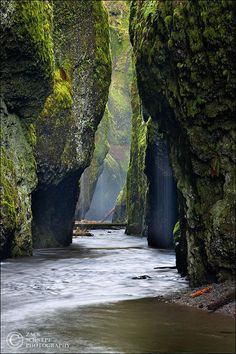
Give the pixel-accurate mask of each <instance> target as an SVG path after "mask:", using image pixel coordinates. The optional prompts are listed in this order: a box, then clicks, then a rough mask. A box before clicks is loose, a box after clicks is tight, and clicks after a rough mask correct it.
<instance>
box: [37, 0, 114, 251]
mask: <svg viewBox="0 0 236 354" xmlns="http://www.w3.org/2000/svg"><path fill="white" fill-rule="evenodd" d="M53 4H54V33H53V39H54V43H55V63H56V69H55V72H54V89H53V93H52V94H51V95H50V96H49V97H48V99H47V101H46V104H45V106H44V109H43V111H42V113H41V114H40V116H39V119H38V121H37V124H36V135H37V145H36V160H37V173H38V179H39V184H38V187H37V190H36V192H35V193H34V195H33V216H34V222H33V233H34V246H35V247H47V246H57V245H68V244H69V243H70V242H71V237H72V226H73V216H74V212H75V206H76V201H77V197H78V180H79V178H80V176H81V174H82V172H83V170H84V169H85V168H86V167H87V166H88V165H89V163H90V161H91V158H92V153H93V149H94V135H95V131H96V128H97V126H98V124H99V122H100V120H101V118H102V116H103V113H104V109H105V105H106V102H107V97H108V88H109V84H110V76H111V62H110V52H109V32H108V19H107V13H106V11H105V10H104V8H103V4H102V2H101V1H92V0H89V1H88V0H81V1H73V0H65V1H63V0H54V1H53Z"/></svg>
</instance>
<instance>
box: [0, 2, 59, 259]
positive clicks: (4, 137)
mask: <svg viewBox="0 0 236 354" xmlns="http://www.w3.org/2000/svg"><path fill="white" fill-rule="evenodd" d="M53 70H54V56H53V41H52V6H51V4H50V3H49V2H47V1H39V0H36V1H30V0H29V1H20V2H19V1H14V0H10V1H4V2H2V3H1V162H0V163H1V257H11V256H26V255H31V254H32V233H31V220H32V211H31V193H32V191H33V190H34V189H35V187H36V184H37V175H36V164H35V157H34V146H35V141H36V136H35V128H34V126H33V123H34V122H35V120H36V118H37V116H38V114H39V112H40V111H41V110H42V108H43V105H44V102H45V100H46V97H47V96H48V95H49V94H50V92H51V90H52V85H53Z"/></svg>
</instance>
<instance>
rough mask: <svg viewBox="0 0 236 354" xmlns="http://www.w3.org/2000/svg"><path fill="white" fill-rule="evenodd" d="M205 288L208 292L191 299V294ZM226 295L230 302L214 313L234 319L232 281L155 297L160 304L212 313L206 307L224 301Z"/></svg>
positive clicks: (235, 314)
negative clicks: (193, 308) (189, 307)
mask: <svg viewBox="0 0 236 354" xmlns="http://www.w3.org/2000/svg"><path fill="white" fill-rule="evenodd" d="M205 287H210V288H211V289H210V291H208V292H205V293H203V294H202V295H200V296H196V297H191V294H193V293H195V292H196V291H198V290H201V289H204V288H205ZM228 294H231V297H232V298H231V300H230V301H229V302H228V303H226V304H224V305H223V306H220V307H219V308H218V309H216V310H215V312H217V313H222V314H225V315H229V316H231V317H236V307H235V305H236V301H235V283H234V282H233V281H225V282H224V283H220V284H215V283H213V284H209V285H206V286H202V287H199V288H187V289H184V290H183V291H180V292H177V293H173V294H171V295H167V296H157V299H158V301H160V302H165V303H176V304H182V305H187V306H192V307H197V308H199V309H202V310H205V311H212V310H209V309H208V306H209V305H210V306H212V304H214V303H216V302H218V301H221V300H222V299H225V298H226V297H227V296H228ZM232 294H233V296H232Z"/></svg>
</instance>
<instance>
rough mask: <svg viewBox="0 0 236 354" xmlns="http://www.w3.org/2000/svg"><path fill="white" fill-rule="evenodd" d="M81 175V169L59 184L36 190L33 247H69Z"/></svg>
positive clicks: (33, 198)
mask: <svg viewBox="0 0 236 354" xmlns="http://www.w3.org/2000/svg"><path fill="white" fill-rule="evenodd" d="M80 175H81V171H76V172H74V173H71V174H70V175H68V176H67V177H65V178H64V179H63V180H62V181H61V182H60V183H59V184H57V185H50V186H42V187H41V188H39V189H38V190H36V191H35V192H34V193H33V195H32V211H33V224H32V232H33V246H34V248H42V247H58V246H68V245H69V244H70V243H71V242H72V231H73V219H74V211H75V206H76V202H77V199H78V193H79V183H78V180H79V177H80Z"/></svg>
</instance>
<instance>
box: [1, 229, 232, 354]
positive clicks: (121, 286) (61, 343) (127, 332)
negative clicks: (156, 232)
mask: <svg viewBox="0 0 236 354" xmlns="http://www.w3.org/2000/svg"><path fill="white" fill-rule="evenodd" d="M93 233H94V237H78V238H74V240H73V244H72V245H71V246H70V247H68V248H61V249H40V250H35V251H34V256H33V257H30V258H21V259H14V260H13V259H11V260H6V261H4V262H2V264H1V281H2V290H1V306H2V313H1V317H2V340H1V346H2V348H1V349H2V351H1V352H2V353H129V354H131V353H151V352H152V353H175V352H191V353H226V352H227V353H228V352H234V331H233V330H234V321H233V319H231V318H228V317H226V316H223V315H220V314H208V313H206V312H203V311H199V310H196V309H192V308H186V307H184V306H179V305H175V304H165V303H164V304H163V303H158V302H157V300H156V299H155V297H156V296H157V295H165V294H169V293H170V292H173V291H176V290H178V289H183V288H185V287H187V286H188V284H187V282H186V280H185V279H183V278H181V277H180V276H179V275H178V274H177V271H176V270H175V269H168V268H166V269H154V268H155V267H157V266H158V267H165V266H174V265H175V254H174V252H173V251H172V250H158V249H153V248H149V247H148V246H147V240H146V238H141V237H133V236H132V237H131V236H126V235H125V234H124V231H123V230H94V231H93ZM142 275H145V276H147V277H143V278H141V279H139V277H140V276H142Z"/></svg>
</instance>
